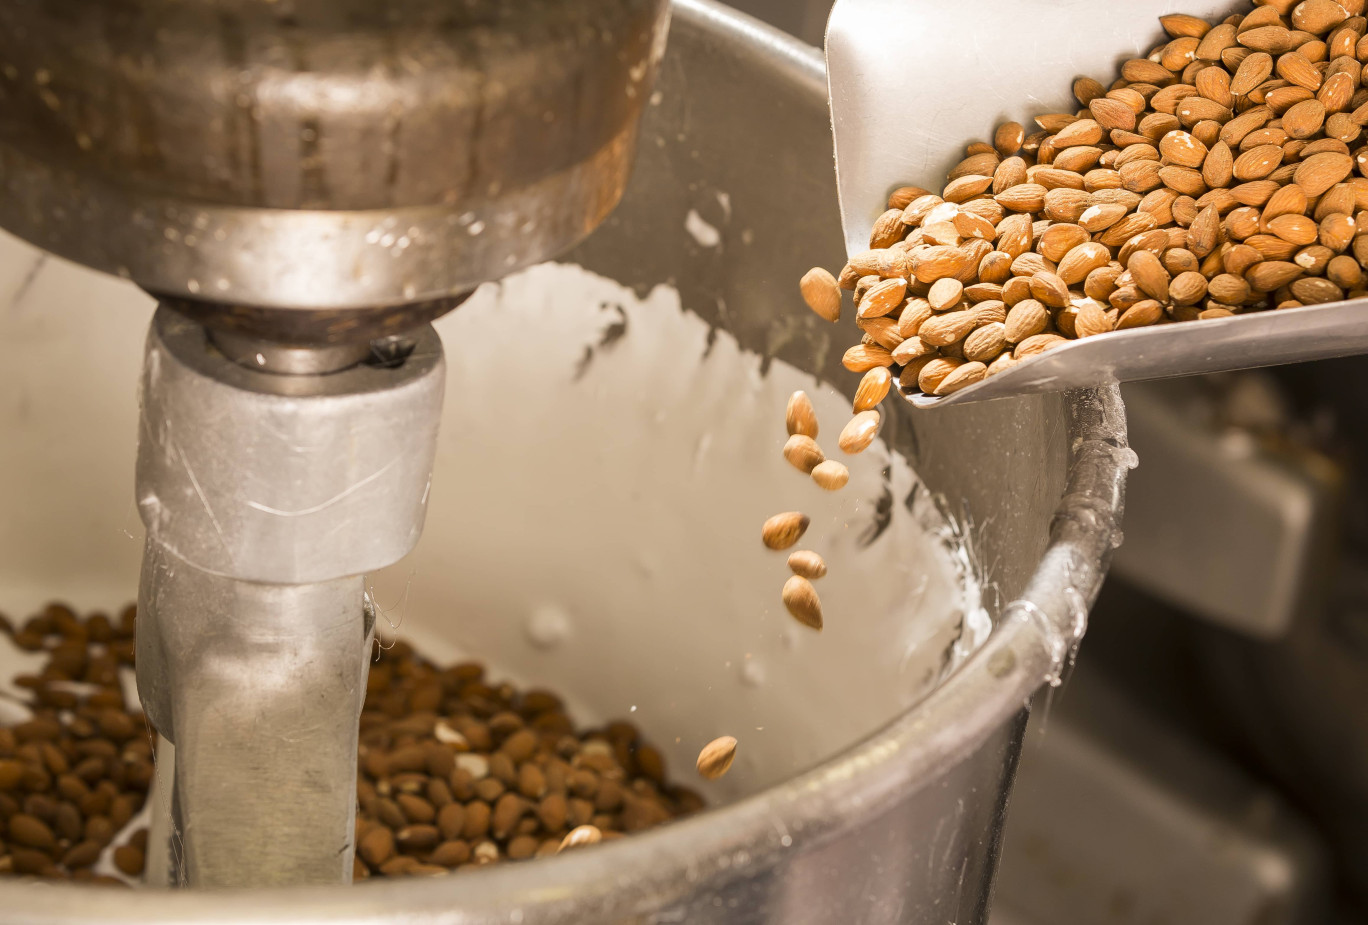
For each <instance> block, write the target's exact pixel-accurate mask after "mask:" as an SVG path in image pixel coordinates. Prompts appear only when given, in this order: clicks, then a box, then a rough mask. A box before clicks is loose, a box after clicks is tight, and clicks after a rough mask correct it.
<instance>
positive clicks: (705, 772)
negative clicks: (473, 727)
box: [561, 576, 822, 849]
mask: <svg viewBox="0 0 1368 925" xmlns="http://www.w3.org/2000/svg"><path fill="white" fill-rule="evenodd" d="M795 577H797V576H795ZM789 580H790V581H792V580H793V579H789ZM799 580H800V581H802V580H803V579H799ZM811 587H812V586H811V585H808V588H809V589H811ZM812 599H813V600H814V601H815V600H816V599H817V592H816V591H813V592H812ZM784 603H785V604H788V585H784ZM789 610H790V611H792V610H793V607H792V606H790V607H789ZM794 616H798V615H797V614H794ZM799 619H800V620H802V618H801V617H799ZM803 622H804V623H807V622H808V621H806V620H803ZM821 623H822V620H821V607H820V606H819V607H818V609H817V627H818V628H819V629H820V628H821ZM808 625H809V626H811V625H812V624H811V623H808ZM735 759H736V739H734V738H732V737H731V736H721V737H719V738H716V739H713V740H712V741H711V742H709V743H708V744H707V745H705V746H703V750H702V751H700V752H699V753H698V773H699V776H701V777H702V778H703V779H704V780H717V779H718V778H719V777H721V776H722V775H723V774H726V773H727V771H728V769H730V768H731V766H732V761H734V760H735ZM585 828H594V827H593V826H580V827H578V828H576V829H575V830H574V831H572V832H571V833H570V834H569V835H567V836H565V840H564V841H563V842H561V848H562V849H565V848H568V847H573V846H575V845H591V844H593V843H594V842H595V841H597V839H595V838H594V837H593V835H592V834H586V835H581V836H580V837H579V838H578V839H576V838H575V837H574V836H575V832H579V831H580V829H585ZM594 831H595V832H597V831H598V829H596V828H594ZM600 837H602V836H600Z"/></svg>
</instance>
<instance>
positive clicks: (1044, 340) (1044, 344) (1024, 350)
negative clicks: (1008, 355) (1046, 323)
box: [1012, 334, 1068, 360]
mask: <svg viewBox="0 0 1368 925" xmlns="http://www.w3.org/2000/svg"><path fill="white" fill-rule="evenodd" d="M1067 343H1068V340H1067V339H1065V338H1063V337H1060V336H1059V335H1058V334H1036V335H1034V336H1032V337H1028V338H1026V339H1025V340H1023V341H1022V342H1021V343H1019V344H1017V346H1016V350H1014V351H1012V356H1013V357H1015V358H1016V359H1018V360H1025V359H1028V358H1029V357H1033V356H1037V355H1039V354H1042V353H1044V352H1045V351H1047V350H1053V349H1054V348H1055V347H1061V346H1063V345H1064V344H1067Z"/></svg>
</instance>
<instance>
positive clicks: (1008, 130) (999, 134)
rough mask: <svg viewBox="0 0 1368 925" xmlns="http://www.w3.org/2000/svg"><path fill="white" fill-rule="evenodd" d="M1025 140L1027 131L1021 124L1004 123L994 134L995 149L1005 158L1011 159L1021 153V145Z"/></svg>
mask: <svg viewBox="0 0 1368 925" xmlns="http://www.w3.org/2000/svg"><path fill="white" fill-rule="evenodd" d="M1025 140H1026V130H1025V129H1023V128H1022V127H1021V123H1020V122H1004V123H1002V124H1001V125H999V126H998V127H997V131H996V132H994V133H993V147H994V148H996V149H997V152H998V154H1001V155H1002V156H1003V157H1011V156H1012V155H1014V154H1016V153H1017V152H1018V151H1020V150H1021V143H1022V142H1023V141H1025Z"/></svg>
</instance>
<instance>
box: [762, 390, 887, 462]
mask: <svg viewBox="0 0 1368 925" xmlns="http://www.w3.org/2000/svg"><path fill="white" fill-rule="evenodd" d="M879 371H880V372H882V373H883V374H884V375H885V376H887V375H888V370H886V369H880V370H879ZM871 372H872V370H871ZM784 458H785V459H787V460H788V461H789V464H790V465H791V466H793V468H795V469H797V470H798V471H799V472H802V473H803V474H804V475H807V474H810V473H811V472H812V470H813V469H815V468H817V464H818V463H820V462H822V461H823V460H825V459H826V456H825V455H824V454H823V453H822V448H821V447H819V446H818V445H817V441H816V440H813V439H812V438H811V437H805V436H803V435H802V434H794V435H793V436H792V437H789V438H788V442H787V443H785V444H784Z"/></svg>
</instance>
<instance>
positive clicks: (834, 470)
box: [812, 459, 850, 491]
mask: <svg viewBox="0 0 1368 925" xmlns="http://www.w3.org/2000/svg"><path fill="white" fill-rule="evenodd" d="M812 480H813V481H814V482H816V483H817V486H818V487H819V488H821V489H823V490H824V491H840V490H841V489H842V488H845V486H846V483H847V482H849V481H850V470H849V469H847V468H846V467H845V465H844V464H842V463H839V462H837V461H836V460H834V459H828V460H827V461H826V462H823V463H819V464H818V465H817V468H815V469H813V470H812Z"/></svg>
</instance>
